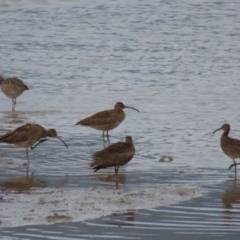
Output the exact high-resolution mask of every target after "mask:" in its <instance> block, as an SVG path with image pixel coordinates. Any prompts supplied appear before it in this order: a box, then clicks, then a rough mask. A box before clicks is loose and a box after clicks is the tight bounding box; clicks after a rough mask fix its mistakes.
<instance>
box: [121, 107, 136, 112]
mask: <svg viewBox="0 0 240 240" xmlns="http://www.w3.org/2000/svg"><path fill="white" fill-rule="evenodd" d="M124 108H131V109H133V110H136V111H137V112H139V110H137V109H136V108H134V107H130V106H126V105H125V107H124Z"/></svg>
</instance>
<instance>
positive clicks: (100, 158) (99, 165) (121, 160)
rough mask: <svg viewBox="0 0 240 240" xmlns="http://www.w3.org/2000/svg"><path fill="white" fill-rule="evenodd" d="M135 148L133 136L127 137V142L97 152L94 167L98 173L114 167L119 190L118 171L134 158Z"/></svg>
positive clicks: (114, 144) (94, 154)
mask: <svg viewBox="0 0 240 240" xmlns="http://www.w3.org/2000/svg"><path fill="white" fill-rule="evenodd" d="M134 154H135V148H134V144H133V141H132V137H131V136H127V137H126V141H125V142H117V143H113V144H111V145H110V146H108V147H107V148H105V149H103V150H101V151H98V152H95V153H93V155H92V159H93V160H92V162H91V163H90V167H92V168H93V169H94V170H95V171H94V172H96V171H98V170H100V169H104V168H109V167H114V168H115V175H116V188H118V169H119V167H120V166H123V165H125V164H127V163H128V162H129V161H130V160H131V159H132V158H133V156H134Z"/></svg>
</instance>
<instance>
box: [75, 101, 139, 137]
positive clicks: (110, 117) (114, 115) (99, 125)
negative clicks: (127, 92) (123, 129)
mask: <svg viewBox="0 0 240 240" xmlns="http://www.w3.org/2000/svg"><path fill="white" fill-rule="evenodd" d="M124 108H131V109H134V110H136V111H137V112H139V111H138V110H137V109H136V108H133V107H129V106H126V105H124V104H123V103H122V102H117V103H116V104H115V106H114V109H109V110H105V111H101V112H98V113H96V114H94V115H92V116H90V117H87V118H85V119H83V120H80V121H79V122H77V123H76V125H83V126H88V127H91V128H94V129H97V130H101V131H103V134H102V136H103V138H104V132H105V131H107V138H108V137H109V135H108V131H109V130H112V129H114V128H116V127H117V126H118V125H119V124H120V123H121V122H122V121H123V120H124V119H125V113H124V111H123V109H124Z"/></svg>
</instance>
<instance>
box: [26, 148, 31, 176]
mask: <svg viewBox="0 0 240 240" xmlns="http://www.w3.org/2000/svg"><path fill="white" fill-rule="evenodd" d="M26 154H27V159H28V165H27V177H28V172H29V166H30V161H29V156H28V148H26Z"/></svg>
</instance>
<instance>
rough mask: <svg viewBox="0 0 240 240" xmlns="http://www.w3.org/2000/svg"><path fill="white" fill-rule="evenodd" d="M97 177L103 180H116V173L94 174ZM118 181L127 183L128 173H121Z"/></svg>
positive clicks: (113, 181)
mask: <svg viewBox="0 0 240 240" xmlns="http://www.w3.org/2000/svg"><path fill="white" fill-rule="evenodd" d="M94 176H95V177H97V178H98V179H99V180H100V181H101V182H112V183H115V182H116V175H115V174H114V173H112V174H111V173H109V174H100V175H94ZM118 182H119V183H120V184H126V182H127V176H126V173H119V174H118Z"/></svg>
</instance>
